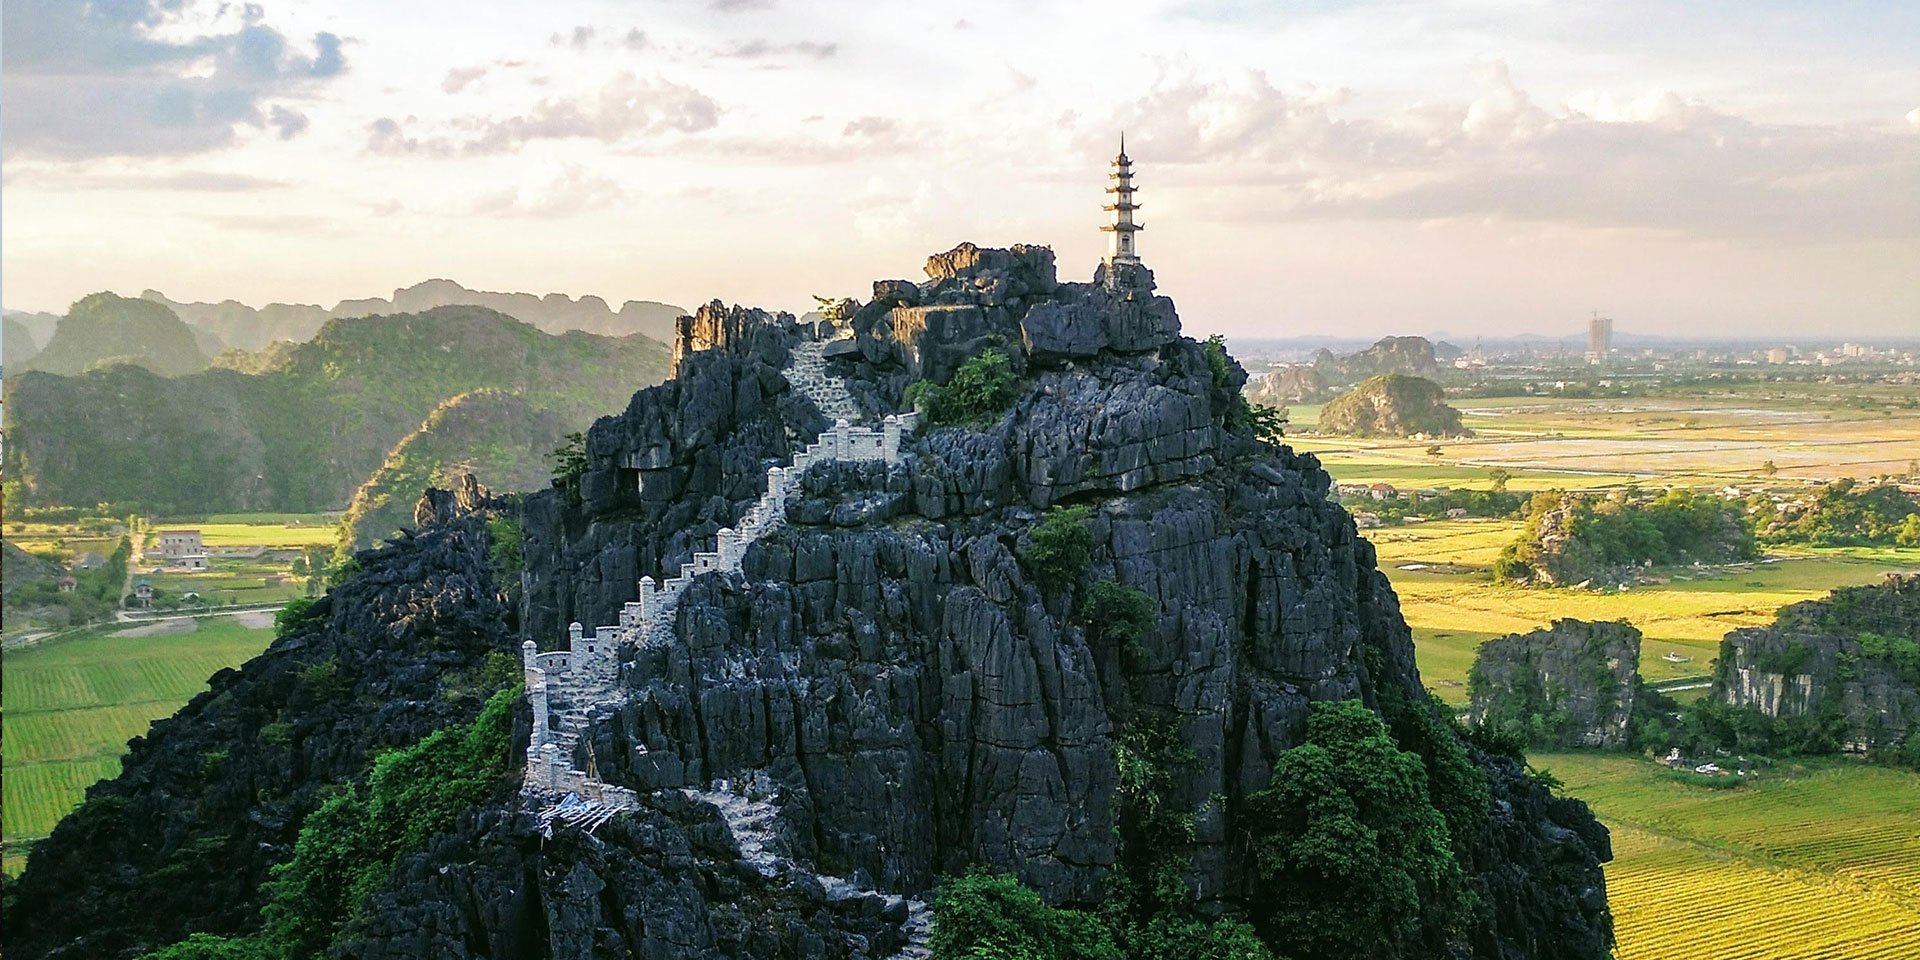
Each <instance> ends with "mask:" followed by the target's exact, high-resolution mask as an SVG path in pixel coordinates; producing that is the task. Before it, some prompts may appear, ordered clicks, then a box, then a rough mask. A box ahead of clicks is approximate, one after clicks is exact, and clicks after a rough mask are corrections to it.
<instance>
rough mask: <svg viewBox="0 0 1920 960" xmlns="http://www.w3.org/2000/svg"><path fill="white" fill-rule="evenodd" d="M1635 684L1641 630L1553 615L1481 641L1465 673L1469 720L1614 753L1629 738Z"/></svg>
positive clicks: (1547, 744)
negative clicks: (1548, 622) (1528, 628)
mask: <svg viewBox="0 0 1920 960" xmlns="http://www.w3.org/2000/svg"><path fill="white" fill-rule="evenodd" d="M1639 687H1640V631H1639V630H1636V629H1634V627H1633V626H1632V625H1631V624H1629V623H1626V622H1625V621H1619V622H1612V623H1588V622H1586V621H1584V620H1555V621H1554V622H1553V624H1552V626H1550V627H1548V628H1547V629H1545V630H1535V631H1533V632H1531V633H1526V634H1518V633H1515V634H1508V635H1507V636H1504V637H1500V638H1498V639H1494V640H1489V641H1487V642H1486V643H1484V644H1481V646H1480V649H1479V651H1478V652H1477V653H1476V654H1475V655H1474V661H1473V670H1472V672H1471V673H1470V674H1469V687H1468V691H1469V694H1470V696H1471V698H1472V707H1471V709H1470V711H1469V719H1470V721H1471V722H1473V723H1475V724H1478V725H1484V726H1489V727H1493V728H1496V729H1500V730H1502V731H1504V732H1510V733H1513V734H1517V735H1519V736H1521V737H1523V738H1525V740H1526V741H1527V742H1529V743H1531V744H1532V745H1534V746H1538V747H1543V748H1547V749H1553V748H1565V747H1599V748H1601V749H1607V750H1618V749H1621V748H1624V747H1626V746H1627V745H1628V743H1629V740H1630V739H1631V736H1632V730H1631V729H1630V725H1631V723H1632V719H1633V707H1634V697H1635V695H1636V694H1637V693H1638V691H1639Z"/></svg>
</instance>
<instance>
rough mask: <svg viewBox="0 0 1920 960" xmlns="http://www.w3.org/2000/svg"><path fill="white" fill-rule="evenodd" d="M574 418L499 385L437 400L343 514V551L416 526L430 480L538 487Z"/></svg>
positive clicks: (501, 487) (437, 483) (543, 482)
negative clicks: (417, 508) (474, 479)
mask: <svg viewBox="0 0 1920 960" xmlns="http://www.w3.org/2000/svg"><path fill="white" fill-rule="evenodd" d="M567 424H568V421H567V420H566V419H565V418H564V417H562V416H561V415H560V414H559V413H558V412H556V411H553V410H536V409H535V408H534V407H533V406H532V405H531V404H529V403H528V402H527V401H526V400H524V399H522V398H521V397H518V396H516V395H514V394H510V393H506V392H504V391H500V390H493V389H486V390H475V391H473V392H470V393H462V394H459V395H458V396H455V397H452V398H450V399H448V400H447V401H446V402H444V403H442V404H440V405H439V406H438V407H435V408H434V410H433V412H432V413H430V414H428V415H427V419H426V421H425V422H424V423H422V424H420V428H419V429H417V430H415V431H414V432H412V433H410V434H407V436H406V437H405V439H402V440H401V441H400V442H399V443H398V444H395V445H394V448H393V450H392V452H390V453H388V454H387V459H386V462H385V463H382V464H381V465H380V468H379V469H378V470H375V471H374V472H373V476H371V477H369V478H367V482H365V483H363V484H361V485H360V488H359V489H358V490H355V491H354V494H353V502H352V503H351V504H349V505H348V507H347V512H346V515H345V516H343V517H341V523H340V542H341V550H342V552H343V553H344V554H346V555H348V556H351V555H352V554H353V552H354V551H356V550H363V549H366V548H367V547H370V546H373V545H374V544H375V543H376V542H377V541H381V540H386V539H389V538H391V537H393V536H394V535H395V534H396V532H398V531H399V530H401V529H403V528H410V527H412V526H413V525H414V523H413V514H414V505H415V504H416V503H418V502H419V500H420V498H421V496H423V495H424V494H425V493H426V491H427V489H428V488H429V487H441V488H451V487H452V486H453V485H454V483H455V478H456V477H458V476H460V475H462V474H466V475H473V476H480V477H485V478H486V480H487V483H488V484H489V485H490V486H492V487H493V488H494V489H498V490H501V491H516V490H538V489H540V488H541V487H544V486H546V485H547V482H548V478H549V476H550V474H551V472H552V468H551V467H550V465H549V464H548V462H547V458H548V455H549V454H551V453H552V451H553V449H554V448H555V447H557V446H559V440H560V437H561V436H562V435H563V434H564V433H566V431H567Z"/></svg>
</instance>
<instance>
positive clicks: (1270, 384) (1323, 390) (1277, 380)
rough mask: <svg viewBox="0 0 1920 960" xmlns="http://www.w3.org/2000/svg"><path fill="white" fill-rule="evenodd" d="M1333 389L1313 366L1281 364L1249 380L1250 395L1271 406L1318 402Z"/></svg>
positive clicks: (1255, 400) (1258, 401)
mask: <svg viewBox="0 0 1920 960" xmlns="http://www.w3.org/2000/svg"><path fill="white" fill-rule="evenodd" d="M1329 394H1330V391H1329V390H1328V388H1327V381H1326V380H1325V379H1324V378H1322V377H1321V376H1320V371H1319V370H1318V369H1316V368H1314V367H1307V366H1293V367H1281V368H1280V369H1278V370H1275V371H1273V372H1272V373H1269V374H1267V375H1265V376H1263V377H1259V378H1257V379H1254V380H1250V381H1248V383H1247V399H1248V400H1251V401H1253V402H1254V403H1263V404H1266V405H1267V406H1270V407H1284V406H1286V405H1287V404H1289V403H1319V402H1320V401H1322V400H1325V399H1326V398H1327V397H1328V395H1329Z"/></svg>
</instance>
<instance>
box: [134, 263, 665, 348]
mask: <svg viewBox="0 0 1920 960" xmlns="http://www.w3.org/2000/svg"><path fill="white" fill-rule="evenodd" d="M140 296H141V298H143V299H146V300H151V301H153V302H155V303H160V304H165V305H166V306H168V307H170V308H172V309H173V311H174V312H175V313H177V314H178V315H179V316H180V318H181V319H183V320H185V321H187V322H188V323H190V324H192V325H193V326H195V327H196V328H199V329H202V330H205V331H207V332H208V333H210V334H212V335H214V336H216V337H218V338H219V339H220V340H221V341H222V342H224V343H226V344H227V345H229V346H232V347H234V348H236V349H240V350H259V349H261V348H263V347H266V346H267V345H268V344H270V343H273V342H274V341H276V340H291V341H294V342H300V341H305V340H308V339H311V338H312V337H313V336H314V335H315V334H316V333H318V332H319V330H320V328H321V326H322V325H324V324H325V323H326V322H327V321H328V320H337V319H347V318H352V317H372V316H390V315H394V314H411V313H422V312H425V311H427V310H432V309H434V308H435V307H455V306H469V307H487V308H489V309H492V310H497V311H499V312H501V313H504V314H506V315H507V316H510V317H513V318H514V319H516V320H521V321H523V322H526V323H530V324H532V325H534V326H536V327H539V328H540V329H542V330H545V331H546V332H548V333H554V334H559V333H565V332H567V331H569V330H581V331H584V332H587V333H598V334H603V335H606V336H613V337H622V336H629V335H632V334H640V335H642V336H647V337H651V338H653V339H655V340H659V341H661V342H663V343H664V342H666V341H668V340H670V339H672V337H673V324H674V320H675V319H676V318H678V317H679V316H680V315H681V314H683V313H685V312H686V311H684V310H682V309H680V308H679V307H676V306H673V305H671V304H665V303H659V302H656V301H652V300H629V301H627V302H626V303H624V304H622V305H621V306H620V309H619V310H618V311H615V310H614V309H612V308H611V307H609V306H608V305H607V302H606V301H605V300H602V299H600V298H599V297H596V296H591V295H588V296H583V297H580V298H579V299H577V300H576V299H574V298H572V297H569V296H567V295H565V294H560V293H549V294H547V295H545V296H535V295H533V294H530V293H496V292H493V291H487V290H469V289H467V288H466V287H464V286H461V285H460V284H458V283H455V282H453V281H452V280H426V281H423V282H420V283H416V284H414V285H413V286H410V287H400V288H398V289H396V290H394V291H393V295H392V296H391V297H367V298H362V299H354V300H342V301H340V302H339V303H338V304H335V305H334V306H333V308H332V309H328V308H325V307H322V306H320V305H318V304H310V303H270V304H267V305H266V306H264V307H260V308H257V309H256V308H254V307H250V306H247V305H246V304H244V303H240V302H239V301H236V300H223V301H221V302H219V303H180V302H177V301H174V300H170V299H168V298H167V296H166V295H165V294H163V293H161V292H159V291H158V290H147V291H145V292H143V293H141V294H140Z"/></svg>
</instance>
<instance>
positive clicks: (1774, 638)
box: [1713, 575, 1920, 752]
mask: <svg viewBox="0 0 1920 960" xmlns="http://www.w3.org/2000/svg"><path fill="white" fill-rule="evenodd" d="M1916 641H1920V576H1916V575H1904V576H1902V575H1891V576H1889V577H1888V578H1887V579H1886V580H1885V581H1884V582H1881V583H1878V584H1873V585H1870V586H1861V587H1843V588H1841V589H1839V590H1835V591H1834V592H1833V594H1832V595H1831V596H1829V597H1827V598H1826V599H1824V600H1808V601H1805V602H1803V603H1796V604H1793V605H1791V606H1788V607H1784V608H1782V609H1781V611H1780V613H1779V614H1778V615H1777V616H1776V617H1775V619H1774V622H1773V624H1772V625H1770V626H1765V627H1744V628H1741V629H1739V630H1735V631H1733V632H1732V633H1729V634H1727V637H1726V639H1725V640H1723V641H1722V642H1721V644H1720V657H1719V659H1718V660H1717V661H1716V663H1715V667H1714V686H1713V696H1714V697H1715V699H1718V700H1720V701H1721V702H1723V703H1727V704H1730V705H1732V706H1736V707H1752V708H1754V709H1757V710H1759V711H1760V712H1761V713H1764V714H1766V715H1767V716H1770V717H1795V716H1804V715H1808V714H1816V713H1820V712H1823V711H1832V712H1834V713H1836V714H1838V715H1839V717H1840V718H1841V719H1842V722H1843V723H1844V726H1845V729H1846V742H1845V744H1844V745H1845V746H1846V747H1847V748H1848V749H1850V750H1855V751H1863V752H1864V751H1871V750H1878V749H1881V748H1884V747H1888V746H1891V745H1893V744H1897V743H1900V742H1902V740H1903V739H1904V738H1907V737H1909V736H1911V735H1912V731H1913V730H1915V729H1916V728H1920V653H1915V652H1907V653H1905V654H1904V656H1903V655H1902V654H1901V653H1900V651H1899V650H1898V649H1897V648H1900V647H1902V646H1905V647H1907V648H1909V650H1910V648H1911V647H1912V645H1913V644H1914V643H1915V642H1916Z"/></svg>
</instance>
